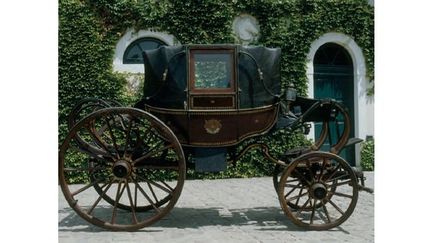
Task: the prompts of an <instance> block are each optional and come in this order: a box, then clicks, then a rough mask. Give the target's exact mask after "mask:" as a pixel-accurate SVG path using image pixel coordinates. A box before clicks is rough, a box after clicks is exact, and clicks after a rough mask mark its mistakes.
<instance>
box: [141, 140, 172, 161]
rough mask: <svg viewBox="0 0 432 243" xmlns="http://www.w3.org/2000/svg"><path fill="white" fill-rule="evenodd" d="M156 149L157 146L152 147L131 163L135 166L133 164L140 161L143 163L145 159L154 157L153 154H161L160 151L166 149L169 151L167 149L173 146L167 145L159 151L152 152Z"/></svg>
mask: <svg viewBox="0 0 432 243" xmlns="http://www.w3.org/2000/svg"><path fill="white" fill-rule="evenodd" d="M156 147H157V146H155V147H153V148H152V149H150V151H148V152H147V153H146V154H145V155H143V156H141V157H139V158H138V159H136V160H135V161H133V163H134V164H135V163H139V162H142V161H144V160H145V159H147V158H149V157H152V156H153V155H155V154H158V153H160V152H162V151H164V150H167V149H169V148H172V147H174V145H173V144H169V145H166V146H164V147H163V148H161V149H158V150H156V151H153V150H154V149H155V148H156Z"/></svg>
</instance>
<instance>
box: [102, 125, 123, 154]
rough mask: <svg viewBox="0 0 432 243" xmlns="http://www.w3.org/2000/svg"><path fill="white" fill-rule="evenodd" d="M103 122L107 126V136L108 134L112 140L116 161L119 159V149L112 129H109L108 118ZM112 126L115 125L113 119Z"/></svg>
mask: <svg viewBox="0 0 432 243" xmlns="http://www.w3.org/2000/svg"><path fill="white" fill-rule="evenodd" d="M105 122H106V124H107V126H108V131H109V134H110V137H111V140H112V142H113V145H114V149H115V151H116V155H117V159H120V153H119V148H118V145H117V141H116V140H117V139H116V137H115V136H114V132H113V130H112V127H111V125H110V121H109V120H108V118H105ZM114 124H115V119H114Z"/></svg>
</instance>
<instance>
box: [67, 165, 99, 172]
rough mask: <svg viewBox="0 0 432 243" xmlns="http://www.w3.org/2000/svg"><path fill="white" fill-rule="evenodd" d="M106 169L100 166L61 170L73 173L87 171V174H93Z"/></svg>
mask: <svg viewBox="0 0 432 243" xmlns="http://www.w3.org/2000/svg"><path fill="white" fill-rule="evenodd" d="M106 169H107V168H106V167H102V166H96V167H85V168H70V167H67V168H64V169H63V170H64V171H65V172H74V171H89V172H95V171H101V170H106Z"/></svg>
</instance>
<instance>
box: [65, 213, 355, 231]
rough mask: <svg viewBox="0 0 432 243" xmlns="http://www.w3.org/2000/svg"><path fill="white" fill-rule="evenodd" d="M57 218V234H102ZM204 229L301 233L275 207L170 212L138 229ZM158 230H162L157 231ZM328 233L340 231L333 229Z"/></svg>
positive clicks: (73, 217)
mask: <svg viewBox="0 0 432 243" xmlns="http://www.w3.org/2000/svg"><path fill="white" fill-rule="evenodd" d="M59 214H61V215H66V217H64V218H63V219H62V220H60V222H59V231H73V232H75V231H82V232H103V231H105V229H102V228H100V227H97V226H94V225H92V224H90V223H88V222H86V221H85V220H84V219H82V218H81V217H80V216H78V214H76V213H75V211H73V209H70V208H65V209H61V210H59ZM98 214H99V215H105V216H107V217H109V216H110V215H111V214H112V208H98ZM205 226H222V227H224V226H225V227H230V226H240V227H241V226H248V227H254V229H255V230H261V231H305V230H304V229H301V228H299V227H297V226H296V225H294V224H293V223H291V222H290V221H289V219H288V218H287V217H286V216H285V215H284V214H283V212H282V210H281V209H280V208H278V207H256V208H243V209H229V210H228V209H226V208H219V207H211V208H174V209H173V210H172V211H171V212H170V213H169V214H168V215H167V216H165V217H164V218H162V219H161V220H159V221H158V222H156V223H155V224H153V225H151V226H149V227H147V228H144V229H141V230H140V231H142V232H160V231H163V229H164V228H178V229H186V228H200V227H205ZM161 228H162V229H161ZM328 231H342V232H345V233H348V232H347V231H345V230H343V229H342V228H341V227H337V228H334V229H331V230H328Z"/></svg>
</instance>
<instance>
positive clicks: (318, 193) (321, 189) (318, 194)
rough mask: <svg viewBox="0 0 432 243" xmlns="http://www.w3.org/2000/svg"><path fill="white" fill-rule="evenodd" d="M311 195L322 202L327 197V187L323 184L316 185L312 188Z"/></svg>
mask: <svg viewBox="0 0 432 243" xmlns="http://www.w3.org/2000/svg"><path fill="white" fill-rule="evenodd" d="M310 194H311V196H312V197H313V198H315V199H318V200H322V199H324V198H326V196H327V187H326V186H325V185H324V184H323V183H315V184H313V185H312V186H311V188H310Z"/></svg>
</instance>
